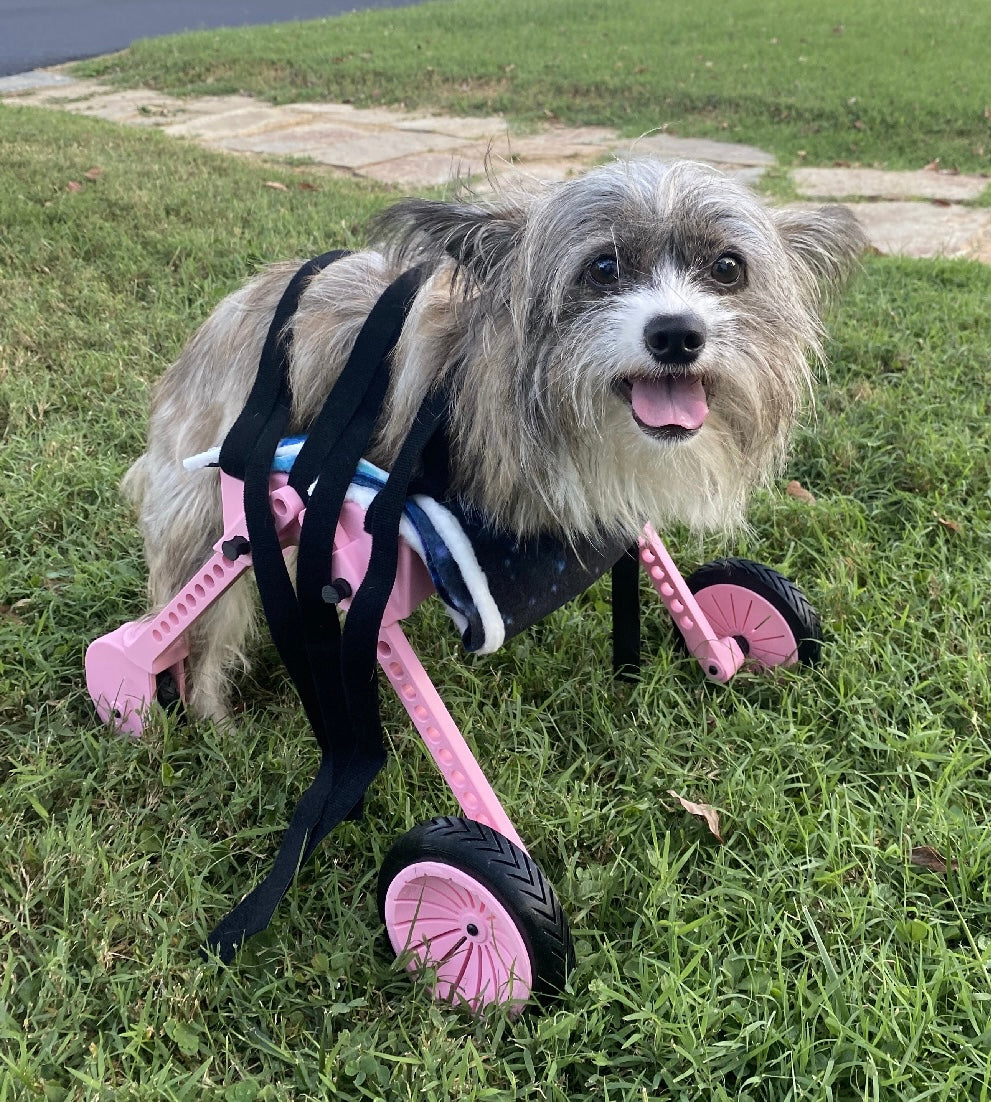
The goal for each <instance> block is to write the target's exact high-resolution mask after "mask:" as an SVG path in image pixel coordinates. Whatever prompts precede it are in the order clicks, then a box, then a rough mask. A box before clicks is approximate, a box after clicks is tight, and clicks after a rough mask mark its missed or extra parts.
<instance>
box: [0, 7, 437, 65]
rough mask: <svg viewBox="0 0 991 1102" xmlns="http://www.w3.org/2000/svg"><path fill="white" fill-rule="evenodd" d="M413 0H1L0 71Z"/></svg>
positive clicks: (50, 63)
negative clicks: (173, 37)
mask: <svg viewBox="0 0 991 1102" xmlns="http://www.w3.org/2000/svg"><path fill="white" fill-rule="evenodd" d="M415 2H416V0H0V76H10V75H12V74H14V73H24V72H27V71H28V70H29V69H37V68H39V67H41V66H44V65H57V64H59V63H60V62H63V61H75V60H77V59H79V58H82V57H95V56H96V55H97V54H106V53H110V52H111V51H113V50H122V49H124V47H125V46H129V45H130V44H131V43H132V42H133V41H134V40H135V39H137V38H153V37H155V36H157V35H162V34H174V33H176V32H178V31H193V30H203V29H206V28H213V27H241V26H247V25H249V24H258V23H285V22H288V21H290V20H294V19H319V18H320V17H322V16H327V15H340V14H341V13H342V12H347V11H353V10H355V9H356V8H398V7H405V6H407V5H408V4H412V3H415Z"/></svg>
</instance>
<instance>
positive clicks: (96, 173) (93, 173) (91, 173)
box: [83, 165, 103, 180]
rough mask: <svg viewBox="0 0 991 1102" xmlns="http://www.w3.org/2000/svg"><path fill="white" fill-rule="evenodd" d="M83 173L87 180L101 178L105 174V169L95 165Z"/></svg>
mask: <svg viewBox="0 0 991 1102" xmlns="http://www.w3.org/2000/svg"><path fill="white" fill-rule="evenodd" d="M83 175H84V176H85V177H86V179H87V180H99V178H100V177H101V176H102V175H103V169H102V168H100V167H99V166H98V165H94V166H93V167H92V168H91V169H88V170H87V171H86V172H84V173H83Z"/></svg>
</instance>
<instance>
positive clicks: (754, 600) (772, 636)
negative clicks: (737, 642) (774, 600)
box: [695, 584, 799, 667]
mask: <svg viewBox="0 0 991 1102" xmlns="http://www.w3.org/2000/svg"><path fill="white" fill-rule="evenodd" d="M695 600H696V601H697V602H698V605H699V608H701V609H702V611H703V612H704V613H705V616H706V618H707V619H708V621H709V623H710V624H711V625H712V628H713V630H714V631H715V632H716V634H717V635H722V636H726V635H732V636H734V637H738V638H742V639H745V640H746V643H747V647H746V648H744V649H745V650H746V653H747V657H748V659H750V660H751V661H755V662H759V663H760V664H761V665H762V666H768V667H770V666H790V665H792V664H793V663H795V662H797V661H798V642H799V641H798V640H797V639H796V638H795V633H794V632H793V631H792V629H791V628H790V627H789V625H788V621H787V620H786V619H785V618H784V616H782V615H781V613H780V612H779V611H778V610H777V609H776V608H775V606H774V605H773V604H771V602H770V601H768V600H767V599H766V598H764V597H761V596H760V595H759V594H757V593H754V591H753V590H752V589H747V588H746V587H745V586H742V585H731V584H723V585H719V584H717V585H707V586H706V587H705V588H704V589H700V590H699V591H698V593H696V594H695Z"/></svg>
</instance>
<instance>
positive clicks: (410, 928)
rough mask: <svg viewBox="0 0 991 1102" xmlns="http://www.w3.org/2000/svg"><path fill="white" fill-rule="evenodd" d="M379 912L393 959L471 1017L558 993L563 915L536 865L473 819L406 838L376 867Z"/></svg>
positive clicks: (564, 970)
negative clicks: (430, 981) (494, 1006)
mask: <svg viewBox="0 0 991 1102" xmlns="http://www.w3.org/2000/svg"><path fill="white" fill-rule="evenodd" d="M378 908H379V916H380V917H381V919H382V922H383V923H384V924H385V927H386V930H387V932H388V934H389V940H390V942H391V944H392V948H393V950H394V952H396V954H397V955H403V954H408V955H409V957H410V964H409V966H410V968H411V970H412V971H423V970H426V971H432V972H433V973H434V975H435V976H436V980H437V982H436V983H435V986H434V994H435V996H436V997H438V998H441V999H446V1000H449V1001H455V1002H462V1003H465V1004H467V1005H468V1006H469V1008H470V1009H472V1010H475V1011H477V1010H479V1009H480V1008H481V1007H482V1006H484V1005H487V1004H490V1003H505V1002H511V1003H516V1004H517V1005H519V1006H522V1004H523V1002H525V1001H526V999H527V997H528V996H529V995H530V994H531V993H532V994H534V995H537V996H540V995H551V994H553V993H555V992H557V991H560V990H561V988H563V986H564V984H565V981H566V980H567V977H568V972H569V971H570V969H571V968H572V967H573V965H574V959H575V956H574V947H573V945H572V942H571V931H570V929H569V928H568V921H567V918H566V916H565V914H564V911H563V910H562V908H561V904H560V903H559V902H558V899H557V896H556V895H555V894H554V889H553V888H552V887H551V885H550V884H549V883H548V881H547V880H546V879H545V878H544V875H543V873H542V872H541V870H540V868H539V867H538V865H537V864H536V862H535V861H533V859H532V858H530V857H528V856H527V854H525V853H524V852H523V851H522V850H521V849H520V848H519V847H518V846H516V845H514V844H513V843H512V842H510V841H509V839H507V838H505V837H503V835H501V834H499V833H498V832H497V831H495V830H493V829H492V828H491V827H487V826H483V825H482V824H481V823H477V822H474V821H473V820H471V819H461V818H452V817H446V816H445V817H443V818H437V819H431V820H430V821H429V822H426V823H421V824H420V825H419V826H416V827H414V828H413V829H412V830H410V831H408V832H407V833H406V834H404V835H403V836H402V838H400V839H399V840H398V841H397V842H396V843H395V845H393V846H392V848H391V849H390V850H389V852H388V853H387V854H386V856H385V860H384V861H383V862H382V868H381V870H380V872H379V879H378Z"/></svg>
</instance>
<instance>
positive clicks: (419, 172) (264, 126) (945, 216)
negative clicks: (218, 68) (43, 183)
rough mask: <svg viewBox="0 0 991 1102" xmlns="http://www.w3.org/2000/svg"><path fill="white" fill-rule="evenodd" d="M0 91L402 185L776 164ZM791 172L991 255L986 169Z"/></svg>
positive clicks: (272, 111) (713, 153) (626, 143)
mask: <svg viewBox="0 0 991 1102" xmlns="http://www.w3.org/2000/svg"><path fill="white" fill-rule="evenodd" d="M0 100H3V102H4V103H6V104H10V105H17V104H27V105H32V106H41V107H51V108H59V109H61V110H66V111H72V112H76V113H79V114H84V115H91V116H94V117H97V118H103V119H109V120H111V121H113V122H117V123H121V124H126V125H133V126H154V127H157V128H159V129H161V130H164V131H165V132H166V133H169V134H172V135H174V136H175V137H176V138H181V139H185V140H189V141H196V142H198V143H200V144H202V145H206V146H209V147H211V148H214V149H219V150H224V151H227V152H230V153H234V154H241V155H256V156H267V157H274V158H279V157H293V158H306V159H308V160H310V161H312V162H314V163H315V164H319V165H324V166H326V167H327V168H328V169H329V170H332V171H336V172H341V173H346V174H349V175H352V176H356V177H364V178H368V179H374V180H379V181H382V182H384V183H388V184H393V185H395V186H397V187H400V188H402V189H404V190H408V191H412V190H416V189H418V188H424V187H431V186H436V185H442V184H445V183H448V182H450V181H451V180H452V179H454V178H455V177H460V178H468V177H478V176H480V175H481V174H482V173H483V172H484V171H485V164H486V161H487V160H488V163H489V166H490V171H492V172H494V173H495V174H496V175H497V176H498V175H508V174H521V175H525V176H527V177H530V178H535V179H539V180H557V179H562V178H564V177H566V176H568V175H570V174H572V173H576V172H580V171H582V170H583V169H585V168H588V167H589V166H591V165H593V164H595V163H596V162H598V161H601V160H603V159H604V158H607V157H609V156H613V155H616V154H628V153H634V154H637V153H643V154H650V155H652V156H657V157H662V158H675V157H679V158H688V159H691V160H697V161H704V162H706V163H708V164H712V165H716V166H717V167H719V168H722V169H723V170H725V171H727V172H730V173H732V174H734V175H735V176H737V177H738V178H740V179H741V180H743V181H744V182H746V183H748V184H755V183H756V182H758V181H759V180H760V178H761V176H762V175H763V174H764V172H765V171H766V170H767V169H768V168H769V167H771V166H773V165H774V164H775V160H774V157H773V156H771V154H769V153H765V152H764V151H763V150H760V149H754V148H752V147H750V146H745V145H738V144H735V143H730V142H717V141H711V140H708V139H694V138H679V137H675V136H673V135H669V134H664V133H655V134H650V135H647V136H645V137H642V138H639V139H636V140H631V139H629V138H623V137H621V136H620V135H619V134H618V133H616V131H614V130H609V129H606V128H604V127H564V126H548V127H544V128H542V129H540V130H539V131H536V132H533V133H524V134H510V132H509V131H508V129H507V124H506V122H505V120H504V119H501V118H459V117H451V116H443V115H418V114H411V113H409V112H403V111H399V110H389V109H385V108H372V109H358V108H355V107H352V106H351V105H350V104H320V103H314V104H291V105H286V106H280V107H273V106H271V105H270V104H265V103H262V102H260V101H258V100H254V99H251V98H249V97H247V96H210V97H203V98H199V99H176V98H175V97H172V96H168V95H164V94H162V93H158V92H153V91H150V90H147V89H128V90H118V89H114V88H111V87H108V86H106V85H101V84H98V83H97V82H95V81H90V80H80V79H76V78H73V77H71V76H69V75H68V74H67V73H65V72H64V71H61V70H58V69H55V70H38V71H36V72H33V73H25V74H22V75H20V76H15V77H4V78H0ZM790 175H791V179H792V181H793V183H794V185H795V190H796V191H797V193H798V194H799V195H800V196H802V197H803V199H804V200H808V201H816V202H818V201H821V200H830V199H832V200H838V201H843V202H845V203H847V204H848V205H849V206H850V207H851V209H852V210H853V211H854V213H855V214H856V216H857V218H858V220H859V221H860V222H861V224H862V225H863V227H864V229H865V230H866V232H867V235H868V237H869V238H870V240H871V243H872V244H873V245H874V247H875V248H877V249H878V251H879V252H882V253H890V254H897V255H902V256H916V257H925V256H950V257H969V258H971V259H975V260H980V261H983V262H984V263H989V264H991V209H989V208H987V207H983V208H982V207H977V206H974V205H972V204H973V202H974V200H976V199H977V198H978V197H979V196H980V195H981V194H982V193H983V192H984V191H985V190H986V189H987V188H988V187H989V186H991V180H989V179H988V178H986V177H982V176H968V175H963V174H957V173H948V172H941V171H938V170H934V169H922V170H919V171H915V172H883V171H879V170H877V169H867V168H844V167H834V168H796V169H794V170H792V172H791V173H790ZM968 204H970V205H968Z"/></svg>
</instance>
